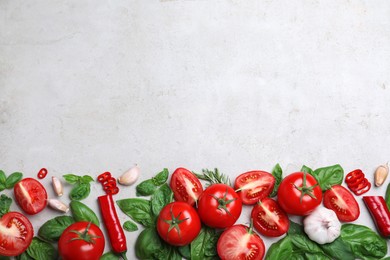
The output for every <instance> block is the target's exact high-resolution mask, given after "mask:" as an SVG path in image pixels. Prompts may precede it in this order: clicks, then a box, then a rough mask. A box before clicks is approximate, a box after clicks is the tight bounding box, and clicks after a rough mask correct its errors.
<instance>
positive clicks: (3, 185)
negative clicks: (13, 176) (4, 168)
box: [0, 183, 5, 191]
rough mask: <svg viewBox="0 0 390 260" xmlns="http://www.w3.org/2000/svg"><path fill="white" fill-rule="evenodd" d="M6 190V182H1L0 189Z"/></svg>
mask: <svg viewBox="0 0 390 260" xmlns="http://www.w3.org/2000/svg"><path fill="white" fill-rule="evenodd" d="M3 190H5V184H4V183H0V191H3Z"/></svg>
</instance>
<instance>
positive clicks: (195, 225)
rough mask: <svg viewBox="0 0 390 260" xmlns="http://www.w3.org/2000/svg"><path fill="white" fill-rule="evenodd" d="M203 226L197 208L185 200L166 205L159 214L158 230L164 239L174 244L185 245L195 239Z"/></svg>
mask: <svg viewBox="0 0 390 260" xmlns="http://www.w3.org/2000/svg"><path fill="white" fill-rule="evenodd" d="M200 228H201V223H200V219H199V216H198V213H197V212H196V210H195V209H194V208H193V207H192V206H191V205H189V204H187V203H185V202H172V203H170V204H168V205H166V206H165V207H164V208H163V209H162V210H161V211H160V214H159V216H158V220H157V232H158V234H159V235H160V237H161V238H162V239H164V240H165V241H166V242H167V243H169V244H171V245H174V246H184V245H188V244H189V243H191V242H192V240H194V239H195V238H196V237H197V236H198V234H199V232H200Z"/></svg>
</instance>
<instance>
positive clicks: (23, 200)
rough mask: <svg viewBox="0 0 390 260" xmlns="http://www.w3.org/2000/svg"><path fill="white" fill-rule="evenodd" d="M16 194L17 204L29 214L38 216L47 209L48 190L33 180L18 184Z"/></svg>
mask: <svg viewBox="0 0 390 260" xmlns="http://www.w3.org/2000/svg"><path fill="white" fill-rule="evenodd" d="M14 193H15V199H16V202H17V203H18V204H19V206H20V207H21V208H22V210H23V211H24V212H26V213H27V214H30V215H34V214H37V213H38V212H41V211H42V210H43V209H44V208H45V207H46V204H47V193H46V189H45V187H43V185H42V184H41V183H40V182H39V181H37V180H35V179H33V178H25V179H23V180H21V181H19V182H18V183H16V184H15V187H14Z"/></svg>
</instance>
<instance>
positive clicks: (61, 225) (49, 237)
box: [38, 216, 75, 242]
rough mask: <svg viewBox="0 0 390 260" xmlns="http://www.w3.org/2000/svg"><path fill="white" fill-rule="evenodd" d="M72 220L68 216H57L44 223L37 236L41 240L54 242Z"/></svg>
mask: <svg viewBox="0 0 390 260" xmlns="http://www.w3.org/2000/svg"><path fill="white" fill-rule="evenodd" d="M74 222H75V221H74V219H73V218H72V217H70V216H59V217H55V218H53V219H50V220H48V221H46V222H45V223H44V224H43V225H42V226H41V227H40V228H39V231H38V236H39V237H41V238H42V239H44V240H46V241H49V242H55V241H57V240H58V239H60V236H61V234H62V233H63V232H64V230H65V229H66V228H67V227H69V226H70V225H72V224H73V223H74Z"/></svg>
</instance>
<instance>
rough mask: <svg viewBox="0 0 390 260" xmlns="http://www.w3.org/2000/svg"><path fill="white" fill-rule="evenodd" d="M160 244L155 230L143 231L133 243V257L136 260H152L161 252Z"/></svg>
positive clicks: (147, 229)
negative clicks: (136, 259) (134, 256)
mask: <svg viewBox="0 0 390 260" xmlns="http://www.w3.org/2000/svg"><path fill="white" fill-rule="evenodd" d="M161 247H162V242H161V239H160V237H159V235H158V234H157V231H156V229H155V228H146V229H144V230H143V231H142V232H141V233H140V234H139V236H138V237H137V240H136V241H135V255H136V256H137V258H138V259H153V257H154V254H155V253H156V252H158V251H159V250H161Z"/></svg>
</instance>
